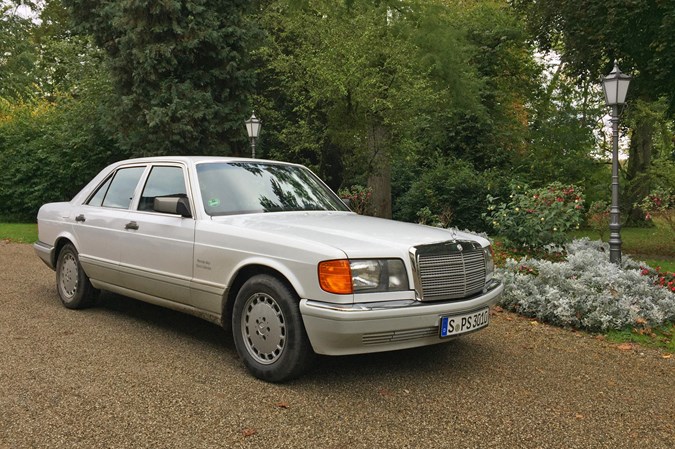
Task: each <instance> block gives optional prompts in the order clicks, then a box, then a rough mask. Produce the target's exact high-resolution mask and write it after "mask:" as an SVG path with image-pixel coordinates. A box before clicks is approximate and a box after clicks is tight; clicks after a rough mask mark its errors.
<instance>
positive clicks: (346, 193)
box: [338, 185, 373, 215]
mask: <svg viewBox="0 0 675 449" xmlns="http://www.w3.org/2000/svg"><path fill="white" fill-rule="evenodd" d="M338 195H339V196H340V198H342V199H343V200H349V208H350V209H351V210H353V211H354V212H356V213H357V214H359V215H369V214H370V212H371V206H372V196H373V189H372V188H370V187H363V186H360V185H354V186H351V187H350V188H348V189H340V191H339V192H338Z"/></svg>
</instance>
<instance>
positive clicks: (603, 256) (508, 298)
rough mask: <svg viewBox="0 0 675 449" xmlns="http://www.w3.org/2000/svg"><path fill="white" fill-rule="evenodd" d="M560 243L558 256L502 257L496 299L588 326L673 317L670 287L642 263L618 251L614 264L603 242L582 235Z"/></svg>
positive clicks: (546, 318)
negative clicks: (563, 253)
mask: <svg viewBox="0 0 675 449" xmlns="http://www.w3.org/2000/svg"><path fill="white" fill-rule="evenodd" d="M566 249H567V253H568V255H567V260H565V261H563V262H549V261H545V260H538V259H521V260H520V261H516V260H513V259H508V260H507V261H506V264H505V266H504V268H500V269H498V270H497V275H498V276H499V277H500V278H501V279H502V280H503V282H504V285H505V289H504V294H503V296H502V299H501V303H500V305H501V306H502V307H503V308H505V309H508V310H512V311H514V312H517V313H520V314H522V315H526V316H530V317H535V318H538V319H540V320H542V321H545V322H548V323H551V324H556V325H559V326H569V327H574V328H580V329H587V330H591V331H605V330H608V329H622V328H625V327H628V326H645V325H648V326H655V325H660V324H663V323H665V322H675V293H673V292H672V291H670V290H669V289H667V288H662V287H659V286H657V285H654V280H653V279H652V278H650V277H648V276H644V275H643V274H641V271H642V267H644V266H645V264H640V263H638V262H635V261H634V260H632V259H631V258H630V257H627V256H625V255H624V256H623V259H624V260H623V263H622V266H621V267H618V266H617V265H615V264H613V263H610V262H609V245H608V244H606V243H602V242H600V241H591V240H589V239H588V238H584V239H581V240H574V241H573V242H572V243H570V244H568V245H566ZM641 265H642V267H641Z"/></svg>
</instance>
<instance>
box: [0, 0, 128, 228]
mask: <svg viewBox="0 0 675 449" xmlns="http://www.w3.org/2000/svg"><path fill="white" fill-rule="evenodd" d="M27 3H30V2H27ZM28 6H31V5H30V4H29V5H28ZM16 12H17V9H16V4H15V5H14V8H12V9H8V10H6V11H5V16H4V18H3V19H6V20H9V21H15V22H17V23H18V22H21V23H23V25H25V28H24V31H25V34H24V35H23V37H22V39H24V43H25V44H26V45H25V47H24V49H25V51H26V52H27V53H26V56H25V60H27V61H30V64H28V65H21V64H18V65H17V64H14V63H9V62H8V61H9V60H11V59H12V58H13V55H14V54H9V55H8V54H7V53H5V56H6V57H7V58H8V59H7V60H3V63H4V62H8V63H7V64H6V65H3V67H2V70H0V73H1V74H2V76H3V83H2V85H1V86H2V87H5V88H8V87H9V88H11V91H10V89H7V90H3V91H2V94H1V96H0V167H2V168H3V169H2V170H1V171H0V220H3V221H6V220H12V221H13V220H22V221H32V220H34V219H35V214H36V212H37V209H38V208H39V207H40V205H42V204H43V203H45V202H48V201H62V200H68V199H70V198H71V197H72V195H73V194H74V193H76V192H77V191H78V190H79V189H80V188H81V187H82V186H83V185H84V184H85V183H86V182H88V181H89V180H90V179H91V177H92V176H93V175H94V174H96V173H97V172H98V171H100V169H101V168H102V167H104V166H105V165H107V164H108V163H110V162H113V161H115V160H119V159H120V158H123V157H125V156H127V155H128V153H126V152H123V151H120V150H119V148H118V147H117V146H116V145H115V142H114V141H113V140H112V139H111V138H110V137H109V136H108V132H107V130H106V129H105V126H104V122H103V120H102V119H101V117H103V116H104V115H105V111H106V110H107V109H108V105H109V104H111V103H112V100H111V85H110V81H109V78H108V76H107V71H106V70H105V67H104V65H103V58H102V54H101V52H100V51H99V50H98V49H97V48H96V47H95V46H94V45H93V44H91V43H90V42H89V40H88V39H87V38H86V37H83V36H73V35H72V34H71V33H70V32H69V31H68V30H69V28H68V20H67V19H66V16H65V14H64V13H65V10H64V9H63V8H62V6H61V4H60V2H59V1H58V0H52V1H51V2H49V3H48V4H46V5H44V8H42V9H37V8H36V9H34V10H33V13H34V17H38V18H39V19H40V20H39V21H37V20H36V21H33V20H26V21H25V22H22V21H23V20H24V19H21V18H20V17H18V16H16ZM12 33H13V29H12V28H11V27H3V28H1V29H0V39H2V40H3V42H7V41H9V40H10V37H11V36H12V35H13V34H12ZM15 48H16V47H15ZM8 53H9V52H8ZM5 81H6V82H5ZM15 86H18V88H14V87H15Z"/></svg>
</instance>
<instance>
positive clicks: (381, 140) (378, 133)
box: [368, 124, 392, 218]
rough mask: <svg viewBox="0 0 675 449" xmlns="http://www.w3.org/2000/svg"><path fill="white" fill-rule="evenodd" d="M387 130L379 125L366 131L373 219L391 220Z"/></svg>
mask: <svg viewBox="0 0 675 449" xmlns="http://www.w3.org/2000/svg"><path fill="white" fill-rule="evenodd" d="M387 143H388V139H387V130H386V129H385V127H384V126H383V125H381V124H375V125H372V126H370V127H369V129H368V150H369V153H370V155H371V157H370V164H369V167H368V168H369V172H368V173H369V175H368V187H370V188H371V189H373V195H372V197H371V198H372V207H371V212H372V214H373V215H374V216H375V217H382V218H391V216H392V214H391V159H390V155H389V148H388V146H387Z"/></svg>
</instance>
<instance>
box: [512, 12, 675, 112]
mask: <svg viewBox="0 0 675 449" xmlns="http://www.w3.org/2000/svg"><path fill="white" fill-rule="evenodd" d="M512 3H513V5H514V6H515V7H516V9H518V10H520V11H522V12H524V14H525V15H526V17H527V21H528V24H529V27H530V29H531V31H532V34H533V36H534V37H535V38H536V39H537V41H538V43H539V44H540V46H541V48H542V49H543V50H551V49H555V50H557V51H559V52H560V53H561V56H562V58H563V60H564V61H566V62H568V63H569V64H570V70H571V72H572V73H574V74H575V75H578V76H580V77H587V76H591V77H593V78H594V79H599V77H600V76H601V75H605V74H607V73H609V71H610V69H611V67H612V63H613V61H614V59H619V61H620V62H621V67H622V69H623V70H624V71H630V72H631V73H632V75H633V76H634V77H635V79H634V83H633V85H631V91H632V95H634V96H637V97H640V98H643V99H647V100H650V101H654V100H657V99H658V98H659V97H662V96H665V97H667V98H669V109H670V112H671V113H672V112H675V103H673V99H674V98H675V41H673V34H674V33H675V1H673V0H620V1H615V2H603V1H600V0H590V1H588V0H586V1H584V3H583V7H580V4H579V2H578V1H575V0H536V1H535V0H514V1H513V2H512Z"/></svg>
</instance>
